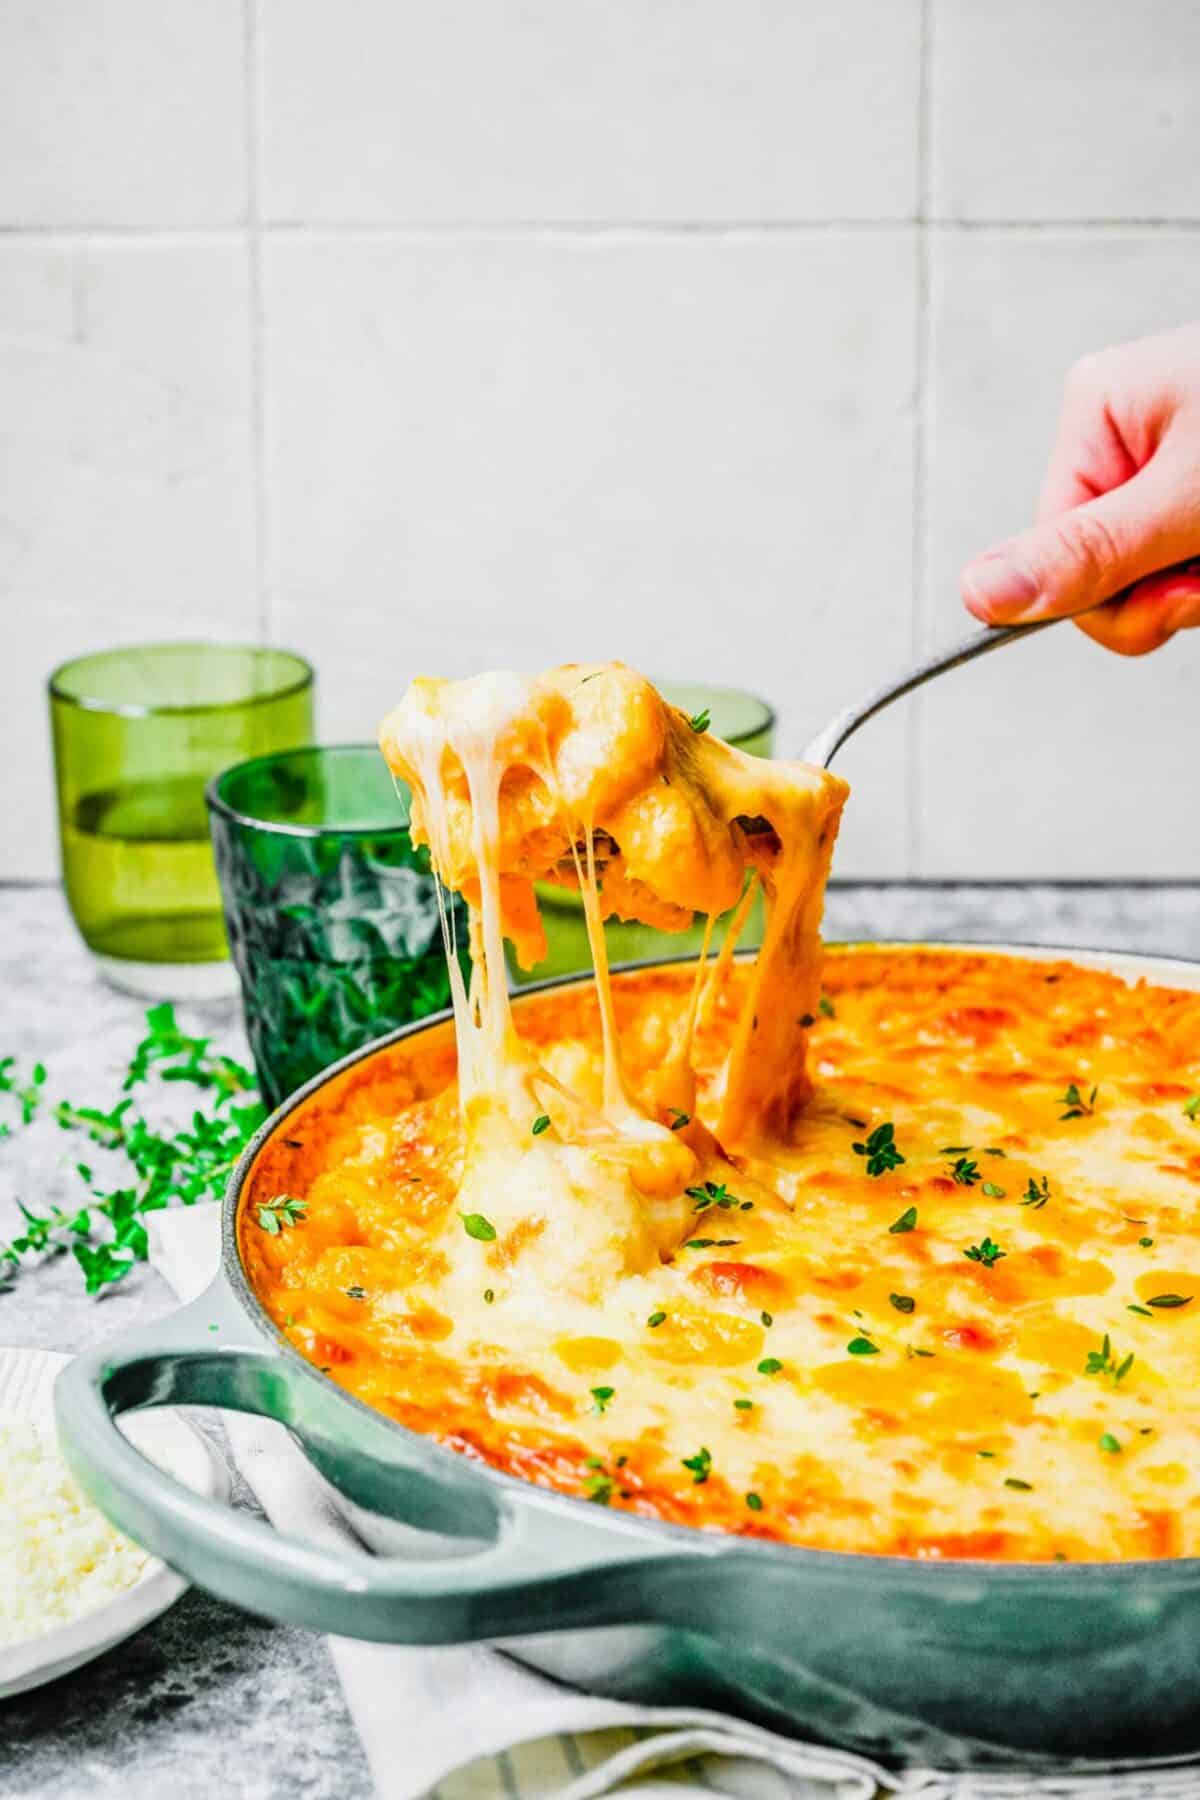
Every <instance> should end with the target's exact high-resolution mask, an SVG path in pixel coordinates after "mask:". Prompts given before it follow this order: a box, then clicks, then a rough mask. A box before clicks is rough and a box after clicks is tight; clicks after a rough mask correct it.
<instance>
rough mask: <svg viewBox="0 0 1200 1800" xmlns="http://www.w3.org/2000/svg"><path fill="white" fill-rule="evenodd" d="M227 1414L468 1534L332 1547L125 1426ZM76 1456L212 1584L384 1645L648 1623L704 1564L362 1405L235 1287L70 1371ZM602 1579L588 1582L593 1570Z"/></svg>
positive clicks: (92, 1477) (109, 1494) (124, 1509)
mask: <svg viewBox="0 0 1200 1800" xmlns="http://www.w3.org/2000/svg"><path fill="white" fill-rule="evenodd" d="M171 1405H174V1406H181V1405H182V1406H217V1407H227V1408H230V1409H232V1410H234V1411H237V1412H249V1413H257V1414H259V1415H261V1416H262V1417H264V1418H269V1419H274V1420H277V1421H278V1422H279V1423H280V1424H282V1425H285V1426H287V1428H288V1429H289V1430H290V1431H291V1432H293V1433H294V1435H295V1436H296V1437H297V1438H298V1440H299V1442H300V1444H301V1446H302V1448H303V1449H304V1452H305V1454H306V1455H307V1456H308V1457H309V1459H310V1461H312V1462H313V1463H314V1464H315V1465H316V1467H317V1468H318V1469H319V1470H320V1471H321V1473H322V1474H323V1475H325V1476H327V1478H328V1479H330V1480H332V1481H334V1482H335V1483H336V1485H337V1487H338V1488H339V1489H340V1491H341V1492H343V1493H344V1494H345V1495H346V1496H347V1497H348V1498H349V1499H351V1500H353V1501H354V1502H356V1503H357V1504H358V1505H360V1506H363V1507H366V1508H367V1509H368V1510H370V1511H374V1512H376V1513H382V1514H384V1515H385V1516H387V1517H390V1518H400V1519H403V1520H404V1521H405V1522H406V1523H408V1524H410V1525H416V1526H418V1527H420V1528H422V1529H425V1530H435V1531H436V1532H437V1533H438V1534H439V1535H441V1536H443V1537H445V1536H447V1535H449V1536H451V1537H457V1538H460V1539H462V1540H463V1549H462V1551H461V1553H452V1554H449V1555H439V1556H438V1557H437V1558H436V1559H434V1560H424V1559H422V1560H420V1561H418V1560H411V1561H410V1560H405V1559H399V1558H395V1557H376V1556H372V1555H370V1554H368V1553H367V1552H365V1551H356V1550H351V1549H346V1550H341V1549H336V1550H335V1549H330V1548H328V1547H325V1546H320V1545H315V1544H310V1543H305V1542H303V1541H302V1540H301V1539H298V1538H293V1537H290V1536H287V1535H285V1534H284V1533H282V1532H278V1531H276V1530H275V1529H274V1528H273V1527H272V1526H270V1525H268V1524H266V1523H265V1522H264V1521H262V1520H260V1519H256V1518H254V1517H252V1516H251V1515H249V1514H247V1513H245V1512H238V1511H234V1510H232V1509H231V1508H229V1507H226V1506H223V1505H221V1504H220V1503H219V1502H217V1501H213V1500H209V1499H207V1498H205V1497H204V1496H203V1495H200V1494H196V1493H194V1492H192V1490H191V1489H190V1488H186V1487H184V1486H182V1484H181V1483H179V1482H177V1481H175V1480H174V1478H173V1477H171V1476H170V1475H168V1474H167V1473H166V1472H165V1471H164V1470H161V1469H159V1468H158V1467H157V1466H156V1465H155V1464H153V1463H151V1462H149V1461H148V1460H147V1459H146V1458H145V1457H143V1456H142V1455H141V1454H140V1452H139V1451H138V1450H136V1449H135V1448H134V1446H133V1445H132V1444H131V1443H129V1442H128V1441H127V1439H126V1438H125V1437H124V1436H123V1435H122V1433H121V1432H120V1431H119V1430H118V1429H117V1424H116V1420H117V1418H118V1416H119V1415H120V1414H121V1413H124V1412H131V1411H136V1410H138V1409H140V1408H144V1407H151V1406H171ZM55 1408H56V1413H57V1419H58V1428H59V1436H60V1439H61V1442H62V1447H63V1452H64V1455H65V1456H66V1459H67V1461H68V1463H69V1464H70V1466H71V1468H72V1470H73V1472H74V1473H75V1475H76V1477H77V1478H78V1480H79V1482H80V1484H81V1485H82V1486H83V1487H84V1488H85V1489H86V1491H87V1492H88V1494H89V1495H90V1496H91V1498H92V1499H93V1500H94V1501H95V1502H96V1504H97V1505H98V1506H99V1507H100V1509H101V1511H102V1512H104V1513H106V1514H107V1516H108V1517H109V1518H110V1519H112V1521H113V1522H114V1524H116V1525H117V1526H118V1527H119V1528H120V1529H121V1530H122V1531H124V1532H126V1533H127V1534H128V1535H129V1536H130V1537H132V1538H134V1539H135V1540H136V1541H137V1542H138V1543H139V1544H141V1545H143V1546H144V1547H145V1548H146V1549H148V1550H151V1551H153V1552H154V1553H155V1554H156V1555H158V1556H161V1557H162V1558H163V1559H164V1561H166V1562H168V1563H170V1564H171V1565H172V1567H173V1568H175V1569H178V1570H179V1571H180V1572H181V1573H183V1574H184V1575H186V1576H188V1577H189V1578H190V1579H191V1580H193V1581H195V1582H197V1583H198V1584H199V1585H201V1586H202V1587H205V1588H208V1589H209V1590H210V1591H212V1592H213V1593H216V1594H219V1595H220V1596H221V1597H222V1598H223V1599H226V1600H230V1601H232V1602H234V1603H235V1604H236V1605H240V1606H244V1607H248V1608H249V1609H250V1610H251V1611H254V1612H258V1613H264V1614H266V1615H267V1616H269V1617H270V1618H273V1619H279V1620H282V1621H286V1622H288V1623H290V1624H296V1625H305V1626H308V1627H310V1628H311V1629H312V1630H316V1631H328V1632H335V1633H337V1634H339V1635H340V1636H343V1637H361V1638H369V1639H372V1640H374V1641H376V1642H381V1643H404V1644H437V1643H467V1642H473V1641H478V1640H483V1639H488V1638H495V1637H510V1636H515V1635H520V1634H523V1633H526V1632H535V1631H545V1630H550V1629H555V1630H561V1629H565V1628H567V1627H572V1626H582V1625H600V1624H619V1623H623V1622H627V1621H629V1620H631V1619H637V1618H645V1617H646V1616H647V1611H648V1608H647V1582H646V1578H647V1577H648V1576H649V1577H651V1591H652V1592H653V1593H654V1594H655V1596H656V1598H658V1599H661V1600H662V1601H663V1602H664V1603H665V1602H666V1601H667V1599H668V1597H669V1594H670V1592H671V1591H672V1589H674V1588H675V1587H676V1586H677V1581H681V1582H682V1583H684V1584H687V1583H689V1582H694V1579H695V1566H696V1565H695V1559H696V1557H697V1556H706V1557H711V1556H713V1555H714V1554H719V1546H718V1545H717V1544H714V1543H712V1541H711V1540H709V1539H708V1538H707V1536H705V1535H702V1534H700V1533H696V1540H697V1541H696V1545H695V1547H694V1548H693V1547H692V1546H686V1547H682V1546H681V1547H678V1548H676V1547H672V1549H670V1550H669V1551H667V1552H666V1553H665V1554H664V1552H663V1550H662V1548H661V1542H660V1541H659V1540H657V1538H655V1537H652V1536H651V1534H650V1533H649V1532H648V1531H647V1530H646V1528H645V1527H644V1526H642V1525H641V1524H640V1523H639V1521H637V1520H636V1519H631V1518H630V1517H629V1516H628V1515H627V1514H621V1513H609V1512H607V1511H606V1510H605V1509H603V1508H601V1507H598V1506H592V1505H590V1504H589V1503H587V1502H586V1501H579V1502H570V1501H568V1502H565V1503H564V1501H563V1500H562V1498H561V1497H558V1496H552V1495H549V1494H546V1493H543V1492H542V1491H541V1490H539V1489H536V1488H533V1487H529V1488H526V1487H524V1485H523V1484H520V1485H515V1484H509V1483H506V1482H500V1481H497V1480H496V1478H495V1477H494V1476H489V1475H487V1474H485V1473H484V1472H482V1471H481V1470H479V1469H478V1468H476V1467H474V1466H473V1465H472V1464H471V1463H469V1462H467V1461H466V1460H465V1459H463V1458H458V1457H451V1456H449V1455H447V1454H446V1453H445V1452H443V1451H441V1450H439V1449H438V1448H437V1446H435V1445H431V1444H427V1443H423V1442H422V1440H421V1439H419V1438H417V1437H415V1436H413V1435H412V1434H410V1433H407V1432H404V1431H402V1430H400V1429H399V1428H398V1427H397V1426H396V1425H395V1424H393V1423H391V1422H390V1421H388V1420H386V1419H385V1418H384V1417H383V1416H382V1415H381V1414H377V1413H373V1412H371V1411H370V1410H369V1409H368V1408H366V1407H363V1406H359V1405H357V1404H354V1403H351V1402H348V1401H347V1398H346V1396H345V1395H344V1394H342V1393H341V1392H340V1390H338V1389H337V1388H335V1387H334V1386H333V1385H332V1384H331V1383H329V1382H325V1381H322V1380H321V1379H320V1378H319V1377H318V1376H317V1375H316V1373H315V1372H311V1371H309V1370H307V1369H306V1368H305V1367H304V1366H303V1365H302V1364H296V1363H293V1362H292V1360H291V1359H290V1358H285V1357H283V1356H281V1355H279V1354H278V1353H277V1352H275V1351H273V1350H272V1349H270V1347H269V1346H266V1345H264V1343H263V1341H262V1340H261V1339H257V1338H255V1337H254V1335H253V1334H252V1332H251V1329H250V1327H249V1324H248V1322H247V1321H246V1319H245V1317H244V1315H243V1314H242V1313H241V1311H240V1309H239V1308H238V1307H237V1306H236V1303H235V1302H234V1299H233V1296H232V1295H231V1294H230V1292H229V1290H228V1288H227V1287H226V1286H225V1283H224V1281H223V1279H221V1278H218V1280H217V1281H216V1282H215V1283H214V1284H213V1286H212V1287H211V1288H210V1289H209V1290H208V1292H207V1293H205V1294H202V1295H201V1296H200V1298H199V1299H198V1300H195V1301H193V1302H192V1304H191V1305H190V1306H186V1307H184V1308H183V1309H182V1310H181V1311H179V1312H177V1313H175V1314H173V1315H172V1316H171V1317H170V1318H167V1319H165V1320H160V1321H157V1322H155V1323H154V1324H153V1325H150V1326H142V1327H139V1328H137V1329H136V1330H133V1331H130V1332H127V1333H125V1334H124V1335H123V1336H121V1337H119V1338H116V1339H114V1340H112V1341H110V1342H109V1343H108V1344H107V1345H104V1346H101V1347H100V1348H99V1349H96V1350H94V1351H91V1352H89V1353H87V1354H86V1355H83V1356H80V1357H77V1358H76V1359H75V1361H74V1362H72V1363H70V1364H69V1365H68V1366H67V1368H66V1369H64V1370H63V1372H62V1374H61V1375H60V1376H59V1378H58V1383H57V1387H56V1390H55ZM585 1576H586V1577H587V1578H588V1579H586V1580H584V1579H582V1578H583V1577H585Z"/></svg>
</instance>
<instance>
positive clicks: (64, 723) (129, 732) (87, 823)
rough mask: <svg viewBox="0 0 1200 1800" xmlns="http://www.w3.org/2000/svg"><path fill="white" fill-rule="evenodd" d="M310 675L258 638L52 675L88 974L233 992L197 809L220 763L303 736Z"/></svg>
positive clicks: (180, 991) (157, 650)
mask: <svg viewBox="0 0 1200 1800" xmlns="http://www.w3.org/2000/svg"><path fill="white" fill-rule="evenodd" d="M313 680H314V677H313V671H312V668H311V667H310V665H309V664H308V663H307V662H305V661H304V659H303V657H300V656H296V655H294V654H293V653H292V652H291V651H290V650H276V649H271V648H268V647H266V646H263V645H257V644H194V643H180V644H137V645H131V646H129V647H128V648H127V649H119V650H106V651H102V652H100V653H98V654H97V655H94V656H82V657H78V658H76V659H75V660H74V661H72V662H68V663H64V664H63V665H62V666H61V668H58V669H56V670H55V671H54V673H53V674H52V675H51V677H50V684H49V686H50V720H51V728H52V731H53V736H54V766H55V776H56V780H57V786H58V820H59V832H60V836H61V841H62V867H63V884H64V886H65V888H66V894H67V903H68V905H69V906H70V909H71V914H72V917H73V918H74V920H75V923H76V925H77V926H78V927H79V930H80V933H81V934H82V936H83V939H84V942H85V943H86V944H87V946H88V948H89V949H90V950H91V952H92V954H93V956H94V957H95V959H96V962H97V964H98V966H99V968H100V970H101V973H102V974H103V975H105V976H106V978H107V979H108V980H110V981H112V982H113V983H114V984H115V985H116V986H117V987H121V988H124V989H125V990H126V991H127V992H129V993H134V994H139V995H142V996H143V997H145V998H147V999H195V1000H202V999H211V998H216V997H218V996H220V995H224V994H230V993H236V991H237V976H236V974H235V972H234V969H233V966H232V964H231V963H230V962H229V949H228V945H227V943H226V941H225V929H224V925H223V923H222V917H221V896H220V892H219V890H218V887H217V877H216V871H215V869H214V867H213V857H212V849H211V846H210V843H209V835H208V816H207V813H206V810H205V804H204V789H205V784H206V783H207V782H208V781H209V779H210V778H211V777H212V776H213V775H215V774H216V773H217V772H218V770H220V769H223V768H225V767H226V766H227V765H228V764H229V763H234V762H241V761H242V760H244V759H245V758H246V757H249V756H258V755H261V754H263V753H264V752H266V751H271V750H287V749H291V748H292V747H293V746H295V745H297V744H303V743H306V742H308V740H309V739H310V738H311V737H312V735H313Z"/></svg>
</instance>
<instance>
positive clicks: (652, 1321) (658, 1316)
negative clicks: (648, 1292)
mask: <svg viewBox="0 0 1200 1800" xmlns="http://www.w3.org/2000/svg"><path fill="white" fill-rule="evenodd" d="M666 1316H667V1315H666V1313H665V1312H652V1313H651V1314H650V1317H649V1318H648V1319H647V1320H646V1323H647V1325H648V1326H649V1327H650V1329H651V1331H657V1329H658V1327H659V1326H660V1325H661V1324H662V1323H663V1320H664V1319H665V1318H666Z"/></svg>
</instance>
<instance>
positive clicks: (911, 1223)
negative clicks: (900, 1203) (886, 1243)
mask: <svg viewBox="0 0 1200 1800" xmlns="http://www.w3.org/2000/svg"><path fill="white" fill-rule="evenodd" d="M916 1223H917V1209H916V1207H915V1206H910V1207H909V1208H908V1209H907V1210H906V1211H905V1212H902V1213H901V1214H900V1217H899V1218H898V1219H897V1220H896V1221H895V1223H894V1224H892V1225H889V1226H888V1232H889V1234H890V1235H891V1236H892V1237H899V1236H901V1234H902V1233H904V1232H906V1231H912V1230H914V1229H915V1227H916Z"/></svg>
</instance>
